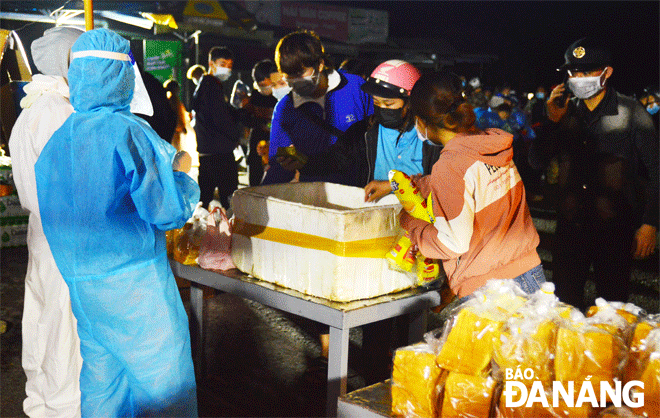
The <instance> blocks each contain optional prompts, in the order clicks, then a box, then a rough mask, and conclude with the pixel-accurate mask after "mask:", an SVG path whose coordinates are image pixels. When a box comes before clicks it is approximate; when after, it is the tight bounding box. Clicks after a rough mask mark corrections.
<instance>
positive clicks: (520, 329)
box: [493, 318, 558, 387]
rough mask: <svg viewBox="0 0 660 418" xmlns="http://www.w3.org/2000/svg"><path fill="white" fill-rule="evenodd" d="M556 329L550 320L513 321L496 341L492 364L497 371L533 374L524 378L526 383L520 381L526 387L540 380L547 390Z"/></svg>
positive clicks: (549, 383) (552, 378) (551, 371)
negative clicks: (496, 366)
mask: <svg viewBox="0 0 660 418" xmlns="http://www.w3.org/2000/svg"><path fill="white" fill-rule="evenodd" d="M557 328H558V325H557V323H556V322H555V321H553V320H552V319H543V320H537V319H535V318H512V319H510V320H509V321H507V325H506V327H505V330H504V331H503V332H502V333H501V334H500V338H498V339H496V340H495V344H494V353H493V360H495V363H497V365H498V367H499V369H500V370H506V369H512V370H517V369H520V370H528V369H529V370H532V371H533V374H527V376H528V377H529V378H528V379H527V378H525V377H523V379H522V380H520V381H523V382H524V383H525V384H528V385H531V384H532V382H533V381H535V380H539V381H541V382H543V385H544V387H550V386H552V381H553V380H554V373H553V368H552V362H553V359H554V357H555V338H556V335H557Z"/></svg>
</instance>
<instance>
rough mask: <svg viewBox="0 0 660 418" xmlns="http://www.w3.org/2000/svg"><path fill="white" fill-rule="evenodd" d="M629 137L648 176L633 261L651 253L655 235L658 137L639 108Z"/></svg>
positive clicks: (645, 114)
mask: <svg viewBox="0 0 660 418" xmlns="http://www.w3.org/2000/svg"><path fill="white" fill-rule="evenodd" d="M633 117H634V123H633V130H634V132H633V137H634V140H635V147H636V148H637V151H638V155H639V156H640V159H641V160H642V163H643V164H644V166H645V168H646V172H647V173H648V175H649V178H648V179H647V183H646V190H645V192H646V193H645V197H646V206H645V207H644V214H643V216H642V226H641V227H640V228H639V229H638V230H637V231H636V232H635V242H634V245H635V248H634V249H633V250H634V257H635V258H646V257H648V256H649V255H651V254H652V253H653V252H654V251H655V244H656V239H657V238H656V237H657V232H658V199H659V195H658V182H659V176H660V171H659V169H658V160H659V155H658V133H657V132H656V130H655V127H654V126H653V120H652V119H651V117H650V116H649V114H648V112H646V110H645V109H644V108H642V107H641V106H635V110H634V116H633Z"/></svg>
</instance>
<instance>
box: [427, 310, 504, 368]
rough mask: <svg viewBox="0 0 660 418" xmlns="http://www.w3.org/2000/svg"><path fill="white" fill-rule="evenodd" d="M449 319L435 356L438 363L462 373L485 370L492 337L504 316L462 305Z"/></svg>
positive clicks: (490, 356)
mask: <svg viewBox="0 0 660 418" xmlns="http://www.w3.org/2000/svg"><path fill="white" fill-rule="evenodd" d="M452 322H453V323H452V325H451V330H450V331H449V335H448V336H447V340H446V342H445V343H444V344H443V346H442V350H441V351H440V354H439V355H438V358H437V363H438V366H440V367H442V368H443V369H447V370H451V371H453V372H457V373H463V374H470V375H482V374H484V373H486V372H487V371H488V367H489V366H490V360H491V358H492V354H493V339H495V338H499V333H500V329H501V328H502V326H503V325H504V318H502V317H501V316H499V315H497V316H493V315H490V314H489V313H488V312H486V311H483V312H478V311H475V310H474V308H472V307H465V308H464V309H461V310H460V311H459V313H458V315H456V316H455V317H454V318H453V319H452Z"/></svg>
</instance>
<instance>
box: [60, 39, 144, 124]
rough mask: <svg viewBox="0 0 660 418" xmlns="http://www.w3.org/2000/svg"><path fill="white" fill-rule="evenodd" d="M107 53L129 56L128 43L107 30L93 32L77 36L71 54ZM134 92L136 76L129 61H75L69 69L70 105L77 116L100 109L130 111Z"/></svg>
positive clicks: (92, 59) (76, 59) (90, 57)
mask: <svg viewBox="0 0 660 418" xmlns="http://www.w3.org/2000/svg"><path fill="white" fill-rule="evenodd" d="M82 51H108V52H117V53H121V54H129V53H130V52H131V48H130V43H129V42H128V40H126V39H124V38H122V37H121V36H120V35H118V34H116V33H114V32H112V31H109V30H107V29H94V30H91V31H88V32H85V33H83V34H82V35H80V38H78V40H77V41H76V43H75V44H74V45H73V47H72V48H71V52H72V53H76V52H82ZM134 88H135V73H134V70H133V66H132V64H131V62H130V61H122V60H117V59H109V58H100V57H94V56H85V57H79V58H74V59H73V60H72V61H71V65H70V66H69V90H70V92H71V104H72V105H73V108H74V109H75V110H76V112H94V111H99V110H101V109H106V110H112V111H119V110H129V106H130V103H131V100H132V99H133V90H134Z"/></svg>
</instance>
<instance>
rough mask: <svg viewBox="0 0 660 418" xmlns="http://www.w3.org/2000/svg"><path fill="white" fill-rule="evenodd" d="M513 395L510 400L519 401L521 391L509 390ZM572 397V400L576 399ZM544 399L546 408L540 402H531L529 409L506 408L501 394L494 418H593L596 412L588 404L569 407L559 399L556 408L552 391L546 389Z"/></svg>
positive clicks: (516, 388) (527, 387)
mask: <svg viewBox="0 0 660 418" xmlns="http://www.w3.org/2000/svg"><path fill="white" fill-rule="evenodd" d="M510 389H511V390H512V391H513V392H514V394H513V395H512V397H511V399H512V400H513V401H517V400H519V399H521V396H522V394H521V391H520V389H519V388H518V387H515V386H514V387H512V388H510ZM526 389H527V393H528V394H529V393H530V390H531V387H529V386H526ZM577 396H578V395H577V394H576V395H574V399H575V398H577ZM545 398H546V399H547V400H548V407H547V408H546V407H545V406H543V404H542V403H541V402H533V403H532V404H531V405H530V406H529V407H527V406H526V405H523V406H516V407H510V406H509V407H508V406H506V397H505V396H504V395H503V394H502V395H501V396H500V399H499V402H498V404H497V411H496V414H495V416H496V417H497V418H595V417H596V416H597V411H596V410H595V409H594V408H593V407H592V406H591V404H590V403H589V402H584V403H582V404H581V405H580V406H575V404H573V406H569V405H567V404H566V402H565V401H564V399H563V398H561V397H560V398H559V399H558V401H557V406H553V405H554V402H553V394H552V389H546V391H545Z"/></svg>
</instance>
